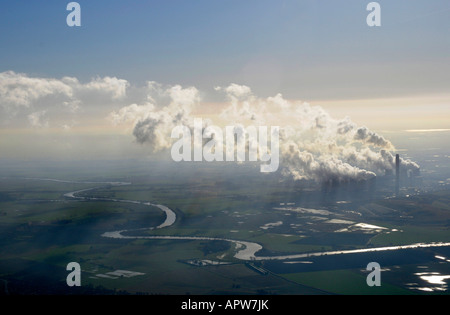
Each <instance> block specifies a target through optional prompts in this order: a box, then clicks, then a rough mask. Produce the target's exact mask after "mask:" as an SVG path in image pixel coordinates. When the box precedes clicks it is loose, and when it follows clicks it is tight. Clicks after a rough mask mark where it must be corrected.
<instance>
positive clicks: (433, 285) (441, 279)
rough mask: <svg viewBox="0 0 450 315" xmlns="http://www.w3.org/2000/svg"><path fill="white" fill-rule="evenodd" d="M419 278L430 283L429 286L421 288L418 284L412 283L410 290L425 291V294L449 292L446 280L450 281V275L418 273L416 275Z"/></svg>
mask: <svg viewBox="0 0 450 315" xmlns="http://www.w3.org/2000/svg"><path fill="white" fill-rule="evenodd" d="M414 275H415V276H418V277H419V278H420V279H421V280H422V281H425V282H427V283H428V285H427V286H420V285H419V284H418V283H411V284H410V288H411V289H415V290H419V291H424V292H435V291H447V290H448V283H447V282H446V280H449V279H450V275H443V274H441V273H439V272H417V273H415V274H414Z"/></svg>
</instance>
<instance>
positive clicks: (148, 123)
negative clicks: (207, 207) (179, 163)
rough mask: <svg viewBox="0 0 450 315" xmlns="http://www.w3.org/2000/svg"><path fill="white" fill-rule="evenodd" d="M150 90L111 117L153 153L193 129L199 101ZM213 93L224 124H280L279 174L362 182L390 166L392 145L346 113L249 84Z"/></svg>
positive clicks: (189, 92) (186, 93) (190, 92)
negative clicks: (340, 115)
mask: <svg viewBox="0 0 450 315" xmlns="http://www.w3.org/2000/svg"><path fill="white" fill-rule="evenodd" d="M155 91H157V94H159V96H158V97H154V95H149V96H148V98H147V99H148V101H147V102H146V103H145V104H143V105H136V104H133V105H130V106H127V107H124V108H122V109H121V110H119V111H117V112H113V113H111V115H110V117H111V119H112V120H113V121H115V122H116V123H120V122H123V121H128V122H129V121H132V122H134V129H133V135H134V136H135V139H136V141H137V142H138V143H142V144H143V143H146V144H149V145H150V146H151V147H152V148H153V149H154V150H155V151H158V150H162V149H168V148H170V146H171V145H172V139H171V138H170V132H171V130H172V129H173V128H174V127H175V126H178V125H185V126H187V127H189V128H192V125H193V120H194V118H195V117H194V115H193V114H192V112H193V110H194V108H198V107H197V106H203V104H202V103H201V100H200V97H199V94H200V93H199V91H198V90H197V89H195V88H193V87H191V88H182V87H180V86H174V87H169V88H166V89H161V88H159V89H152V93H154V92H155ZM215 91H216V93H220V94H221V95H222V96H224V99H225V102H224V103H225V106H223V107H222V110H221V111H220V113H219V115H218V117H219V119H220V120H221V121H223V122H225V125H226V126H235V128H242V126H250V125H252V126H279V127H280V148H279V150H280V166H281V169H282V173H283V174H284V175H286V176H290V177H292V178H293V179H295V180H314V181H317V182H328V181H334V182H347V181H365V180H368V179H371V178H374V177H375V176H377V174H384V173H385V172H386V170H393V169H394V168H395V157H394V154H393V151H394V150H395V147H394V145H393V144H392V143H391V142H390V141H389V140H387V139H386V138H384V137H383V136H382V135H379V134H377V133H376V132H374V131H372V130H370V129H368V128H367V127H366V126H358V125H357V124H356V123H355V122H353V121H352V120H351V119H350V118H349V117H346V118H344V119H340V120H339V119H334V118H333V117H331V116H330V115H329V113H328V112H326V111H325V110H324V109H323V108H321V107H319V106H311V105H310V104H308V103H305V102H300V101H290V100H287V99H285V98H283V96H282V95H281V94H277V95H275V96H273V97H268V98H260V97H257V96H255V95H254V94H253V92H252V91H251V89H250V88H249V87H247V86H242V85H237V84H231V85H230V86H228V87H216V88H215ZM161 95H165V96H167V97H168V99H169V101H168V102H166V104H164V105H160V104H156V102H155V101H154V100H155V99H157V98H159V99H161ZM210 123H211V121H208V120H206V124H210ZM228 149H229V148H228ZM401 162H402V166H404V167H405V168H407V169H411V170H418V169H419V166H418V165H417V164H416V163H414V162H412V161H410V160H405V159H402V161H401Z"/></svg>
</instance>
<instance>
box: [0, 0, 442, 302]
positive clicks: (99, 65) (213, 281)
mask: <svg viewBox="0 0 450 315" xmlns="http://www.w3.org/2000/svg"><path fill="white" fill-rule="evenodd" d="M379 2H380V5H381V7H382V26H381V27H369V26H368V25H367V23H366V17H367V14H368V11H367V10H366V5H367V3H362V2H361V1H360V0H346V1H332V2H331V3H327V4H326V5H325V4H323V3H321V2H318V1H312V0H311V1H310V0H305V1H291V0H286V1H271V0H263V1H260V0H258V1H256V0H248V1H237V0H231V1H210V0H198V1H196V2H195V5H193V4H192V2H191V1H185V0H175V1H138V0H132V1H126V2H125V1H119V0H110V1H86V2H82V1H80V5H81V8H82V11H81V12H82V13H81V14H82V26H81V27H69V26H67V24H66V16H67V14H68V11H67V10H66V7H65V5H66V4H61V3H60V2H59V1H33V2H31V3H30V2H25V1H9V2H8V3H7V4H4V10H0V28H1V29H5V30H6V29H7V30H8V31H7V32H0V42H2V43H3V45H2V47H3V49H1V50H0V294H72V293H74V292H78V293H81V294H97V293H100V294H117V293H119V294H128V293H148V294H155V293H156V294H186V293H189V294H360V293H361V294H373V293H375V294H377V293H380V294H411V293H413V294H419V293H431V294H448V292H450V291H449V282H448V280H449V277H450V270H449V264H448V263H449V261H450V250H449V246H447V245H446V244H448V242H450V233H449V226H450V212H449V211H450V209H449V206H448V205H449V202H450V193H449V192H450V189H449V188H450V187H449V185H450V164H449V162H450V151H449V147H448V138H449V134H450V105H449V104H450V93H449V92H448V86H449V83H450V60H449V56H450V55H449V53H448V52H449V51H450V37H449V36H448V31H449V27H450V24H449V23H450V22H449V21H450V20H449V19H448V18H447V17H448V14H447V13H448V12H449V10H450V6H449V3H448V1H445V0H432V1H423V0H408V1H407V0H398V1H394V2H393V1H379ZM196 119H201V121H202V123H203V125H202V126H201V127H202V128H201V129H202V130H206V129H207V127H208V126H218V127H219V129H221V130H225V128H226V127H227V126H228V127H233V128H234V130H235V131H236V132H237V135H236V138H239V137H240V136H242V134H240V132H241V131H243V130H245V128H247V127H248V126H256V127H260V126H266V127H268V128H269V130H270V127H271V126H279V154H280V165H279V168H278V169H277V171H276V172H273V173H261V172H260V166H261V165H262V164H265V163H268V161H261V160H262V159H263V157H265V155H264V154H261V152H264V151H259V155H258V160H257V162H250V161H248V160H250V158H248V157H249V152H248V151H251V150H250V149H251V145H250V142H251V141H250V142H249V143H247V144H248V146H246V157H247V158H246V159H244V160H245V161H244V162H239V163H238V162H187V161H184V162H178V163H176V162H174V161H173V159H172V156H171V149H172V145H173V143H174V142H175V141H176V140H177V139H173V138H171V133H172V131H173V129H174V128H175V127H177V126H186V127H187V128H188V129H187V130H188V131H190V132H191V134H194V133H195V131H194V126H195V121H196ZM247 136H248V135H247ZM273 136H274V134H271V135H269V136H268V140H269V141H272V140H273ZM215 137H218V136H217V134H215ZM214 139H216V138H214ZM208 140H213V139H212V138H207V139H203V141H200V142H199V143H201V144H202V145H205V143H206V142H207V141H208ZM224 140H225V139H224ZM247 140H255V139H254V138H251V137H249V138H247ZM193 142H194V146H195V140H194V141H193ZM271 144H272V143H271ZM268 147H269V148H271V149H272V150H273V149H274V148H273V147H270V146H268ZM194 148H195V147H194ZM218 148H219V147H216V148H215V149H217V151H219V149H218ZM223 149H224V150H223V154H224V155H226V154H227V153H228V152H230V151H231V152H233V151H235V149H236V150H237V145H236V146H235V145H234V144H228V143H226V142H224V148H223ZM215 152H216V151H214V153H215ZM272 153H273V152H272ZM396 154H399V155H400V171H399V174H398V175H399V178H398V180H397V179H396V176H395V173H396V170H395V155H396ZM233 156H234V154H233ZM224 160H225V158H224ZM397 185H398V186H397ZM397 187H398V191H396V190H397V189H396V188H397ZM418 243H420V244H422V245H421V246H417V244H418ZM379 248H382V249H386V248H387V249H389V250H379ZM373 261H376V262H378V263H380V264H381V266H382V267H383V276H382V279H383V280H382V281H383V285H382V287H380V288H370V287H368V286H367V284H366V276H367V271H366V270H365V267H366V266H367V264H368V263H369V262H373ZM68 262H79V263H80V264H81V266H82V270H83V286H82V287H81V288H69V287H67V285H66V284H65V277H66V276H67V272H66V266H67V263H68ZM329 279H333V281H329ZM72 289H74V290H78V291H74V290H72Z"/></svg>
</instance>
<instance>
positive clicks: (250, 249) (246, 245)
mask: <svg viewBox="0 0 450 315" xmlns="http://www.w3.org/2000/svg"><path fill="white" fill-rule="evenodd" d="M39 180H48V181H56V182H63V183H78V184H99V185H100V186H97V187H93V188H88V189H82V190H77V191H73V192H69V193H66V194H64V196H65V197H67V198H72V199H78V200H95V201H109V202H111V201H112V202H124V203H134V204H141V205H146V206H151V207H157V208H159V209H160V210H161V211H163V212H164V213H165V215H166V219H165V220H164V222H163V223H161V224H160V225H158V226H156V227H148V228H143V229H134V230H121V231H111V232H105V233H103V234H102V237H107V238H113V239H152V240H192V241H227V242H231V243H234V244H235V246H236V247H235V248H236V253H235V255H234V257H235V258H237V259H239V260H244V261H248V260H289V259H301V258H307V257H316V256H324V255H328V256H329V255H341V254H355V253H367V252H381V251H392V250H401V249H413V248H429V247H444V246H450V242H447V243H445V242H437V243H417V244H411V245H400V246H386V247H371V248H363V249H353V250H342V251H326V252H312V253H302V254H292V255H280V256H256V253H257V252H258V251H260V250H261V249H262V248H263V247H262V246H261V245H260V244H258V243H254V242H248V241H242V240H234V239H227V238H215V237H202V236H150V235H149V236H130V235H123V234H124V233H127V234H130V233H132V232H136V231H142V230H153V229H162V228H168V227H170V226H172V225H173V224H174V223H175V222H176V218H177V216H176V214H175V212H174V211H172V210H171V209H170V208H168V207H167V206H164V205H160V204H152V203H150V202H141V201H136V200H126V199H113V198H97V197H87V196H79V194H80V193H83V192H87V191H91V190H95V189H99V188H103V187H105V186H123V185H131V183H126V182H74V181H63V180H54V179H39Z"/></svg>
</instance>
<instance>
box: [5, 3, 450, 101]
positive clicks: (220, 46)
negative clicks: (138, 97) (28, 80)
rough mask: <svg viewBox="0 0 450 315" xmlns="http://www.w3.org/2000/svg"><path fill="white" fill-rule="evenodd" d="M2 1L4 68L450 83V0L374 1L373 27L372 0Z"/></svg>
mask: <svg viewBox="0 0 450 315" xmlns="http://www.w3.org/2000/svg"><path fill="white" fill-rule="evenodd" d="M68 2H69V1H60V0H58V1H56V0H47V1H24V0H15V1H3V2H2V4H1V8H0V42H1V43H2V49H0V71H7V70H13V71H16V72H21V73H27V74H29V75H37V76H49V77H57V78H60V77H63V76H75V77H77V78H79V79H80V80H89V79H90V78H92V77H95V76H116V77H119V78H125V79H126V80H128V81H130V82H133V83H135V84H138V85H139V84H144V82H146V81H148V80H154V81H158V82H162V83H166V84H182V85H193V86H196V87H198V88H200V89H205V90H206V89H212V88H213V87H214V86H216V85H222V86H223V85H226V84H230V83H232V82H236V83H239V84H246V85H249V86H251V87H252V89H253V90H254V91H255V92H257V93H259V94H260V95H263V96H268V95H273V94H275V93H278V92H281V93H283V95H285V96H286V97H288V98H301V99H306V100H316V99H319V100H320V99H348V98H350V99H351V98H374V97H390V96H408V95H411V94H414V93H425V94H426V93H440V92H442V91H444V90H445V87H448V84H449V83H450V82H449V81H450V75H449V73H450V72H449V70H450V66H449V65H450V60H449V55H450V54H449V52H450V36H448V34H449V33H450V18H449V16H450V2H448V1H446V0H432V1H424V0H420V1H419V0H394V1H378V2H379V3H380V4H381V7H382V26H381V27H380V28H370V27H368V26H367V25H366V22H365V21H366V16H367V14H368V12H367V11H366V5H367V4H368V3H369V1H362V0H346V1H320V0H306V1H299V0H297V1H279V0H277V1H275V0H270V1H269V0H258V1H256V0H245V1H242V0H240V1H236V0H227V1H225V0H206V1H205V0H192V1H187V0H165V1H142V0H131V1H124V0H121V1H119V0H108V1H103V0H96V1H78V2H79V3H80V5H81V9H82V27H81V28H69V27H68V26H67V25H66V23H65V20H66V16H67V14H68V12H67V11H66V10H65V9H66V8H65V6H66V5H67V3H68Z"/></svg>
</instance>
